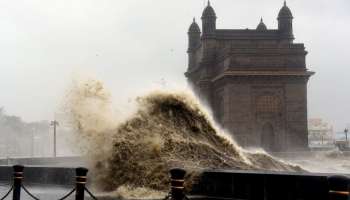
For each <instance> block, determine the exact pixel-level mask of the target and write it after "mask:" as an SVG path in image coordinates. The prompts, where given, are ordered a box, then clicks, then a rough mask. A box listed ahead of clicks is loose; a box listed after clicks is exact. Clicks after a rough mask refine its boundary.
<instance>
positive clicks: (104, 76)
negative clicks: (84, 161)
mask: <svg viewBox="0 0 350 200" xmlns="http://www.w3.org/2000/svg"><path fill="white" fill-rule="evenodd" d="M211 3H212V5H213V7H214V9H215V10H216V13H217V15H218V21H217V23H218V28H255V27H256V25H257V24H258V22H259V20H260V18H261V17H263V18H264V22H265V24H266V25H267V27H268V28H276V27H277V20H276V18H277V14H278V11H279V9H280V8H281V6H282V5H283V1H282V0H266V1H261V0H212V1H211ZM205 4H206V1H203V0H190V1H189V0H176V1H170V0H128V1H122V0H99V1H97V0H26V1H22V0H11V1H10V0H3V1H0V55H1V56H0V58H1V59H0V70H1V71H0V91H1V101H0V106H4V107H5V109H6V110H7V112H8V113H11V114H15V115H19V116H22V117H23V118H24V119H25V120H27V121H33V120H40V119H49V118H52V116H53V113H54V112H55V110H56V109H57V105H58V104H59V102H60V99H61V98H62V96H63V94H64V91H65V89H66V88H67V86H68V85H69V83H70V82H71V80H72V78H73V77H74V74H76V73H89V74H94V76H96V77H97V78H99V79H101V80H103V81H104V82H105V83H106V85H107V87H108V88H110V89H111V90H112V93H113V94H118V95H121V96H128V95H131V94H132V95H134V94H137V91H141V90H142V89H143V88H145V87H148V86H150V85H152V84H154V83H155V82H159V81H160V80H166V81H167V82H170V83H176V84H178V85H182V86H185V85H186V79H185V78H184V76H183V73H184V72H185V71H186V67H187V55H186V47H187V34H186V32H187V29H188V26H189V25H190V23H191V21H192V18H193V17H196V19H197V21H200V16H201V12H202V10H203V8H204V6H205ZM287 4H288V6H289V7H290V8H291V10H292V12H293V15H294V17H295V19H294V30H295V36H296V41H295V42H302V43H305V46H306V48H307V51H309V54H308V56H307V65H308V68H309V69H310V70H312V71H315V72H316V75H315V76H314V77H312V78H311V81H310V82H309V87H308V89H309V95H308V97H309V99H308V105H309V117H322V118H324V119H326V120H328V121H330V122H332V123H333V124H334V125H335V127H336V128H337V129H342V128H343V127H344V126H345V125H346V124H347V123H350V117H349V113H350V104H349V102H350V92H349V86H350V78H349V72H350V70H349V67H350V66H349V64H348V63H349V62H348V59H347V57H348V55H349V50H348V47H349V46H350V40H349V39H348V36H349V35H350V27H349V25H348V24H349V21H350V13H349V10H350V1H348V0H334V1H329V0H308V1H305V0H288V1H287Z"/></svg>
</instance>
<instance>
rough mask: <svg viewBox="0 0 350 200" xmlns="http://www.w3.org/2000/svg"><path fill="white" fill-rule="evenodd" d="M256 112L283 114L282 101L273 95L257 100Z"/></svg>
mask: <svg viewBox="0 0 350 200" xmlns="http://www.w3.org/2000/svg"><path fill="white" fill-rule="evenodd" d="M256 111H257V112H258V113H279V112H281V101H280V99H279V98H278V97H276V96H272V95H263V96H260V97H258V98H257V102H256Z"/></svg>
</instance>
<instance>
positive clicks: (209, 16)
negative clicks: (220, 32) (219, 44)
mask: <svg viewBox="0 0 350 200" xmlns="http://www.w3.org/2000/svg"><path fill="white" fill-rule="evenodd" d="M215 30H216V14H215V11H214V9H213V7H211V5H210V1H208V5H207V7H206V8H205V9H204V11H203V14H202V31H203V37H207V36H212V35H214V34H215Z"/></svg>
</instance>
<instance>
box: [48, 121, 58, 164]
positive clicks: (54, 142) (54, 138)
mask: <svg viewBox="0 0 350 200" xmlns="http://www.w3.org/2000/svg"><path fill="white" fill-rule="evenodd" d="M50 125H51V126H53V156H54V157H56V156H57V151H56V127H57V126H59V123H58V121H56V120H53V121H51V124H50Z"/></svg>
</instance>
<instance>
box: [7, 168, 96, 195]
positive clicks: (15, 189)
mask: <svg viewBox="0 0 350 200" xmlns="http://www.w3.org/2000/svg"><path fill="white" fill-rule="evenodd" d="M75 173H76V179H75V187H74V188H73V189H72V190H71V191H69V192H68V193H67V194H66V195H64V196H63V197H61V198H59V199H58V200H65V199H66V198H68V197H69V196H71V195H72V194H73V193H74V192H75V200H84V197H85V191H86V192H87V194H88V195H89V196H90V197H91V198H92V199H94V200H98V199H97V197H96V196H95V195H93V194H92V192H91V191H90V190H88V188H87V187H86V181H87V173H88V169H86V168H83V167H79V168H76V170H75ZM23 178H24V166H22V165H15V166H13V182H12V185H11V188H10V189H9V190H8V192H7V193H6V194H5V195H4V196H3V197H2V198H0V200H4V199H5V198H7V197H8V196H9V195H10V193H11V192H12V200H21V191H22V189H23V191H24V192H25V193H26V194H28V195H29V196H30V197H31V198H32V199H34V200H40V198H39V197H37V196H35V195H34V194H33V193H31V192H30V191H29V190H28V189H27V187H25V185H24V184H23V182H22V181H23Z"/></svg>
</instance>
